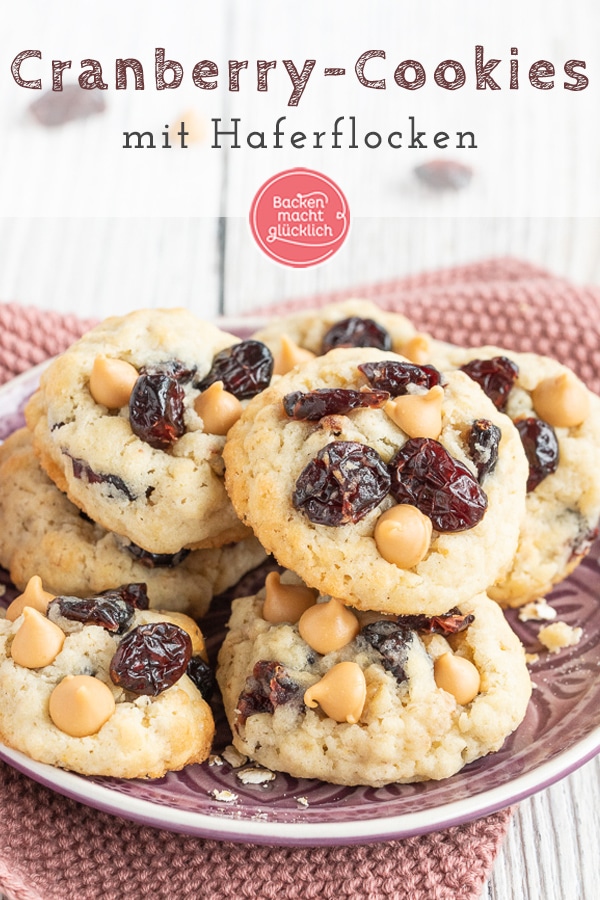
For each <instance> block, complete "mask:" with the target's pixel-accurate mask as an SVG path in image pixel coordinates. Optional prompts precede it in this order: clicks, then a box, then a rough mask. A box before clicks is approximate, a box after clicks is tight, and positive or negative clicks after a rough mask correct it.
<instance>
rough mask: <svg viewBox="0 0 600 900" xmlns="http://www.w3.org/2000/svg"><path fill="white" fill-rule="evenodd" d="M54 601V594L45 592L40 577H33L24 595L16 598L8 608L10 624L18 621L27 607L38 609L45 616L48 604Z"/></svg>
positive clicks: (7, 615) (7, 613)
mask: <svg viewBox="0 0 600 900" xmlns="http://www.w3.org/2000/svg"><path fill="white" fill-rule="evenodd" d="M53 599H54V594H50V593H48V591H45V590H44V588H43V586H42V579H41V578H40V576H39V575H32V576H31V578H30V579H29V580H28V582H27V585H26V587H25V590H24V591H23V593H22V594H19V596H18V597H15V599H14V600H13V601H12V603H11V604H10V605H9V607H8V608H7V610H6V618H7V619H8V620H9V621H10V622H14V621H15V619H18V617H19V616H20V615H21V613H22V612H23V610H24V608H25V607H26V606H32V607H33V609H37V611H38V612H41V613H44V614H45V613H46V610H47V609H48V604H49V603H50V601H51V600H53Z"/></svg>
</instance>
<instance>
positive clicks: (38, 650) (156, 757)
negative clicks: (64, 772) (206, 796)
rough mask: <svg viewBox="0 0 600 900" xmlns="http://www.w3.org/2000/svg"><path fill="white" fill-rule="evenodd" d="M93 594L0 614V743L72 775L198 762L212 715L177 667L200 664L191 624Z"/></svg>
mask: <svg viewBox="0 0 600 900" xmlns="http://www.w3.org/2000/svg"><path fill="white" fill-rule="evenodd" d="M101 599H102V598H99V599H98V600H97V601H96V602H95V604H94V603H91V602H88V601H80V600H78V599H77V598H62V600H61V599H58V598H57V599H55V600H53V601H52V602H51V603H50V605H49V606H48V607H47V611H46V613H44V612H40V611H37V610H36V609H33V608H32V607H30V606H28V607H26V608H24V609H23V611H22V612H21V614H20V615H17V618H16V619H15V620H14V621H10V619H8V618H7V619H3V620H0V698H1V702H0V740H2V741H3V742H4V743H5V744H7V745H8V746H9V747H13V748H14V749H16V750H20V751H21V752H22V753H25V754H27V756H30V757H31V758H32V759H35V760H37V761H38V762H43V763H48V764H49V765H53V766H59V767H61V768H64V769H70V770H72V771H74V772H78V773H80V774H82V775H107V776H113V777H116V778H160V777H162V776H163V775H164V774H165V773H166V772H168V771H171V770H178V769H181V768H183V767H184V766H186V765H188V764H190V763H193V762H201V761H203V760H204V759H206V758H207V756H208V754H209V752H210V748H211V744H212V739H213V735H214V722H213V717H212V713H211V710H210V707H209V706H208V704H207V702H206V701H205V700H204V699H203V697H202V694H201V692H200V690H199V688H198V687H197V686H196V684H195V683H194V681H193V680H192V678H191V677H190V676H189V675H188V674H187V673H188V672H190V673H192V674H194V672H195V671H196V669H198V668H199V669H201V670H205V669H208V666H207V664H206V663H205V661H204V659H203V656H204V654H205V650H204V642H203V639H202V634H201V632H200V630H199V629H198V627H197V625H196V624H195V623H194V622H193V620H192V619H189V618H188V617H187V616H183V615H182V614H177V613H172V614H171V615H168V614H161V613H158V612H156V611H151V610H140V609H135V608H134V607H133V606H132V605H131V604H130V603H128V602H127V601H126V600H124V599H117V600H113V601H109V600H107V598H104V600H103V606H102V608H100V600H101ZM15 603H18V600H17V601H15ZM86 604H87V605H86ZM10 614H11V607H9V609H8V615H10ZM97 622H103V623H104V624H93V623H97ZM151 651H153V654H154V659H153V661H152V664H150V662H148V659H149V653H150V652H151ZM157 660H158V661H157ZM198 660H200V662H199V663H198ZM194 667H196V668H194Z"/></svg>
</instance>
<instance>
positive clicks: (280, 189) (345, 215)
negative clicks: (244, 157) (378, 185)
mask: <svg viewBox="0 0 600 900" xmlns="http://www.w3.org/2000/svg"><path fill="white" fill-rule="evenodd" d="M250 228H251V229H252V234H253V235H254V239H255V240H256V242H257V244H258V246H259V247H260V248H261V250H264V252H265V253H266V254H267V256H270V257H271V259H274V260H275V261H276V262H278V263H282V264H283V265H285V266H293V267H294V268H297V269H301V268H305V267H306V266H314V265H316V264H317V263H321V262H324V261H325V260H326V259H329V257H331V256H333V254H334V253H335V252H336V250H339V248H340V247H341V245H342V244H343V243H344V241H345V239H346V235H347V234H348V229H349V228H350V210H349V209H348V201H347V200H346V198H345V197H344V195H343V193H342V191H341V190H340V189H339V187H338V186H337V184H335V182H333V181H332V180H331V178H327V176H326V175H322V174H321V173H320V172H313V171H312V170H311V169H288V170H287V171H285V172H280V173H279V174H278V175H274V176H273V177H272V178H269V180H268V181H266V182H265V184H263V186H262V187H261V188H260V190H259V191H258V192H257V194H256V196H255V198H254V200H253V201H252V207H251V209H250Z"/></svg>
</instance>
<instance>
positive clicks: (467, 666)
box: [433, 653, 481, 706]
mask: <svg viewBox="0 0 600 900" xmlns="http://www.w3.org/2000/svg"><path fill="white" fill-rule="evenodd" d="M433 677H434V679H435V683H436V684H437V686H438V687H439V688H441V689H442V690H443V691H448V693H449V694H452V696H453V697H454V698H455V699H456V702H457V703H460V705H461V706H466V705H467V703H470V702H471V700H474V699H475V697H476V696H477V694H478V693H479V688H480V686H481V678H480V676H479V672H478V671H477V668H476V667H475V666H474V665H473V663H472V662H470V661H469V660H468V659H465V658H464V656H455V655H454V654H453V653H442V655H441V656H438V658H437V659H436V661H435V662H434V664H433Z"/></svg>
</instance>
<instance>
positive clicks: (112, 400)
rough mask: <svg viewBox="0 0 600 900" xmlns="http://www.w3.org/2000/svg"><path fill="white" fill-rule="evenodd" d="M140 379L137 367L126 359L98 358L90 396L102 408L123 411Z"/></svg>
mask: <svg viewBox="0 0 600 900" xmlns="http://www.w3.org/2000/svg"><path fill="white" fill-rule="evenodd" d="M137 379H138V371H137V369H136V368H135V366H132V365H131V364H130V363H128V362H125V360H124V359H111V358H110V357H108V356H101V355H100V356H97V357H96V358H95V360H94V365H93V366H92V372H91V374H90V394H91V395H92V397H93V398H94V400H95V401H96V403H100V404H101V405H102V406H106V407H108V409H121V407H122V406H127V404H128V403H129V398H130V396H131V392H132V390H133V386H134V384H135V383H136V381H137Z"/></svg>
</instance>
